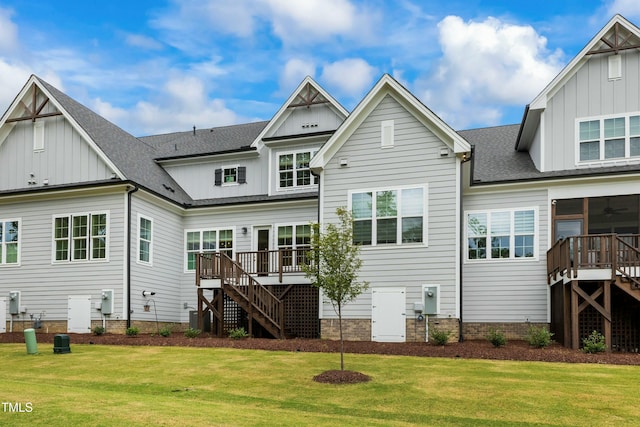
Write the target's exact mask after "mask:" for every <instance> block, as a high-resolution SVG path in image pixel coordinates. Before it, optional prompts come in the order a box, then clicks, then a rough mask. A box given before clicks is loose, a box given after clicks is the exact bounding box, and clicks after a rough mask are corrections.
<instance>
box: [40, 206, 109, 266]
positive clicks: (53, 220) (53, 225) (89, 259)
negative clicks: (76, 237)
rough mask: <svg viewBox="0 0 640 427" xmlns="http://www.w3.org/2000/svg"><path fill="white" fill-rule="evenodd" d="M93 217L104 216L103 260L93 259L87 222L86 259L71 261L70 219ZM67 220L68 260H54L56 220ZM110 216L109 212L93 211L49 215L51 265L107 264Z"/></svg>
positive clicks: (71, 233) (71, 223)
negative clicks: (105, 225) (105, 224)
mask: <svg viewBox="0 0 640 427" xmlns="http://www.w3.org/2000/svg"><path fill="white" fill-rule="evenodd" d="M94 215H106V222H107V234H106V235H105V244H106V245H107V247H106V250H105V257H104V258H94V257H93V247H92V246H91V239H92V236H91V221H89V224H88V228H89V230H88V231H89V233H88V239H89V245H88V247H87V259H76V260H74V259H73V221H72V218H73V217H76V216H88V217H89V218H91V217H92V216H94ZM64 217H67V218H69V237H68V239H69V247H68V248H67V251H68V252H67V253H68V255H69V258H68V259H66V260H59V261H58V260H56V240H55V232H56V218H64ZM110 236H111V215H110V211H108V210H106V211H95V212H74V213H60V214H53V215H51V264H56V265H60V264H84V263H94V262H95V263H102V262H109V253H110V251H111V238H110Z"/></svg>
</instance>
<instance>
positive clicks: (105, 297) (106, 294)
mask: <svg viewBox="0 0 640 427" xmlns="http://www.w3.org/2000/svg"><path fill="white" fill-rule="evenodd" d="M101 301H102V304H101V305H100V311H101V312H102V314H103V315H107V314H111V313H113V289H103V290H102V300H101Z"/></svg>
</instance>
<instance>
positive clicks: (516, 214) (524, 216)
mask: <svg viewBox="0 0 640 427" xmlns="http://www.w3.org/2000/svg"><path fill="white" fill-rule="evenodd" d="M466 222H467V259H469V260H485V259H493V260H497V259H505V258H506V259H517V258H534V257H536V243H535V242H536V211H535V209H522V210H516V209H514V210H493V211H487V212H471V213H467V215H466Z"/></svg>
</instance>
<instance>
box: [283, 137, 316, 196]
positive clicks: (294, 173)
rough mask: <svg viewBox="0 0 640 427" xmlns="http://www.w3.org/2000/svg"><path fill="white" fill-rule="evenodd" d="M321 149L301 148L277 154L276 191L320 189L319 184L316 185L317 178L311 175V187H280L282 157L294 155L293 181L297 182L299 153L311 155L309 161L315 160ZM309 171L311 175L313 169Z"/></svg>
mask: <svg viewBox="0 0 640 427" xmlns="http://www.w3.org/2000/svg"><path fill="white" fill-rule="evenodd" d="M319 149H320V148H318V147H314V148H301V149H298V150H281V151H278V152H276V153H275V170H276V191H283V192H284V191H299V190H301V189H304V190H308V189H313V188H318V184H316V183H315V176H314V175H313V174H311V184H309V185H293V186H291V187H281V186H280V156H284V155H287V154H293V170H292V172H293V180H294V182H295V181H296V176H297V173H296V172H297V171H298V169H297V168H296V156H297V155H298V153H309V154H310V156H309V161H311V159H313V156H315V155H316V153H317V152H318V150H319ZM308 169H309V173H311V169H310V168H308Z"/></svg>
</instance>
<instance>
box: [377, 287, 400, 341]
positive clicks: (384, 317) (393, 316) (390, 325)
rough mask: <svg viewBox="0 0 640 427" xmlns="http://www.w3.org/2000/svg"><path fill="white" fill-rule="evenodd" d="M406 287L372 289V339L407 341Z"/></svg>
mask: <svg viewBox="0 0 640 427" xmlns="http://www.w3.org/2000/svg"><path fill="white" fill-rule="evenodd" d="M405 295H406V291H405V288H372V289H371V340H372V341H378V342H404V341H406V336H405V331H406V320H405V319H406V298H405Z"/></svg>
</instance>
